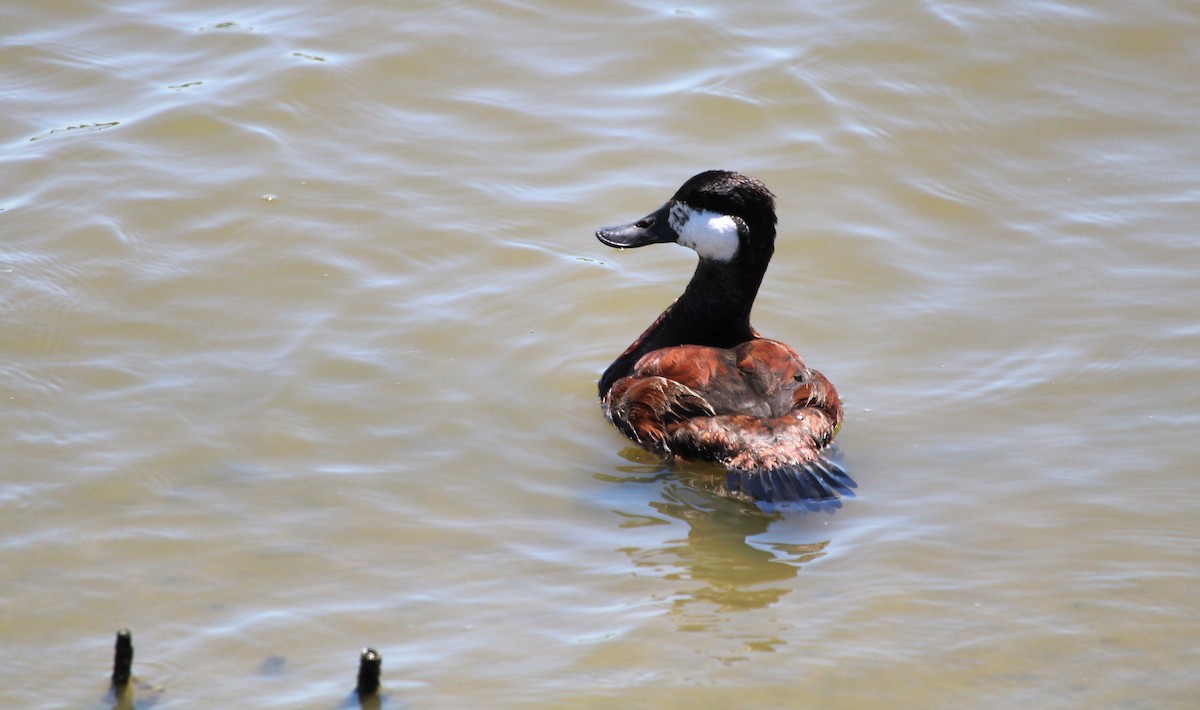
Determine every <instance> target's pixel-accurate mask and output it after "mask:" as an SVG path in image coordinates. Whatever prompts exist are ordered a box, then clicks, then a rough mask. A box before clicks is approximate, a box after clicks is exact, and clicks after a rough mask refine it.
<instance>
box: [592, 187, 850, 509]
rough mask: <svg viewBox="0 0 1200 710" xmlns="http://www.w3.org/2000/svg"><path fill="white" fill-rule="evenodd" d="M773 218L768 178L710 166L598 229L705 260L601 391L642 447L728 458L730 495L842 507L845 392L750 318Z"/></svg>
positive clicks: (617, 243)
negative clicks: (643, 208) (634, 217)
mask: <svg viewBox="0 0 1200 710" xmlns="http://www.w3.org/2000/svg"><path fill="white" fill-rule="evenodd" d="M775 222H776V217H775V199H774V195H772V194H771V191H770V190H768V189H767V188H766V186H765V185H763V184H762V183H761V182H759V181H758V180H755V179H754V178H751V177H748V176H745V175H742V174H739V173H735V172H727V171H721V170H711V171H707V172H703V173H700V174H699V175H696V176H694V177H692V178H691V179H690V180H688V181H687V182H685V183H684V184H683V186H682V187H680V188H679V190H678V191H677V192H676V193H675V195H674V197H672V198H671V199H670V200H668V201H667V202H666V204H664V205H663V206H662V207H660V208H659V209H658V210H657V211H655V212H652V213H650V214H649V215H647V216H645V217H643V218H642V219H640V220H638V221H637V222H633V223H631V224H627V225H623V226H619V227H605V228H603V229H599V230H597V231H596V237H597V238H598V239H599V240H600V241H601V242H603V243H604V244H607V245H608V246H611V247H640V246H644V245H646V244H658V243H664V242H675V243H677V244H682V245H683V246H686V247H689V248H691V249H693V250H695V251H696V253H697V254H698V255H699V256H700V262H699V264H698V265H697V266H696V272H695V274H694V275H693V276H692V280H691V282H690V283H688V286H687V288H686V289H685V290H684V292H683V295H682V296H680V297H679V298H678V299H677V300H676V301H675V302H674V303H673V304H671V305H670V306H668V307H667V309H666V310H665V311H663V313H662V315H660V316H659V317H658V319H657V320H655V321H654V323H653V324H651V325H650V327H649V328H647V329H646V331H645V332H644V333H642V335H641V336H640V337H639V338H638V339H637V340H635V341H634V342H633V344H632V345H630V346H629V348H628V349H626V350H625V352H624V353H622V354H621V356H620V357H618V358H617V359H616V361H615V362H613V364H612V365H610V366H609V368H608V369H607V370H606V371H605V372H604V375H603V376H602V377H601V378H600V397H601V400H602V402H603V406H604V413H605V415H606V416H607V417H608V419H609V421H611V422H612V423H613V424H614V425H616V427H617V429H619V430H620V431H621V432H622V433H624V434H625V435H626V436H628V437H629V438H631V439H633V440H634V441H636V442H637V443H639V444H641V445H642V446H644V447H646V448H648V449H650V450H652V451H656V452H659V453H661V454H664V455H668V456H680V457H683V458H686V459H700V460H707V461H717V462H719V463H721V464H723V465H724V466H725V468H726V471H727V475H726V483H725V489H726V491H725V492H726V493H727V494H729V495H731V496H733V497H736V498H741V499H745V500H759V501H768V502H771V501H787V500H796V501H805V502H809V503H813V502H819V501H825V502H826V504H832V505H837V500H836V499H837V498H838V496H839V495H853V492H852V490H851V489H852V488H853V487H854V486H855V483H854V481H853V479H851V478H850V476H849V475H848V474H847V473H846V472H845V470H844V469H843V468H842V467H841V466H840V465H839V464H838V463H837V462H835V461H834V460H832V459H831V458H830V457H829V456H828V447H829V445H830V443H831V442H832V441H833V437H834V434H836V432H837V430H838V427H839V426H840V425H841V423H842V405H841V401H840V400H839V399H838V395H837V391H836V390H835V389H834V388H833V385H832V384H830V382H829V380H827V379H825V377H824V375H822V374H821V373H819V372H817V371H816V370H812V369H810V368H808V367H807V366H805V364H804V361H803V360H802V359H801V358H800V356H799V355H797V354H796V351H794V350H792V349H791V348H790V347H788V346H787V345H785V344H783V343H781V342H779V341H776V340H769V339H767V338H763V337H762V336H760V335H759V334H758V331H756V330H755V329H754V328H753V327H752V326H751V325H750V309H751V308H752V307H753V305H754V298H755V296H756V295H757V293H758V288H759V285H760V284H761V283H762V279H763V274H765V273H766V270H767V265H768V264H769V263H770V260H771V255H772V253H773V252H774V250H775Z"/></svg>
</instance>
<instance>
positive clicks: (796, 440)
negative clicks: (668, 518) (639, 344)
mask: <svg viewBox="0 0 1200 710" xmlns="http://www.w3.org/2000/svg"><path fill="white" fill-rule="evenodd" d="M604 411H605V414H606V415H607V416H608V418H609V419H610V420H611V421H612V422H613V424H615V425H616V426H617V428H619V429H620V430H621V431H622V432H624V433H625V434H626V435H627V436H629V437H630V438H632V439H634V440H635V441H637V442H639V443H641V444H642V445H644V446H647V447H649V448H652V449H655V450H657V451H660V452H662V453H665V454H674V455H678V456H682V457H684V458H689V459H702V460H709V461H718V462H720V463H723V464H725V466H726V467H727V469H728V470H729V472H730V473H729V480H728V482H727V487H728V489H729V491H730V492H731V493H733V494H735V495H743V496H747V497H751V498H754V499H756V500H764V501H772V500H788V499H793V500H795V499H800V500H803V499H809V500H827V499H833V498H836V497H837V495H838V493H841V494H849V493H850V488H851V487H853V486H854V482H853V481H852V480H851V479H850V478H849V476H847V475H846V474H845V471H843V470H842V469H841V467H840V466H838V465H837V464H836V463H833V462H832V461H831V460H830V459H828V458H827V457H826V456H825V455H824V454H823V450H824V449H825V447H826V446H827V445H828V444H829V442H830V441H831V440H832V438H833V435H834V433H835V432H836V431H837V428H838V426H839V425H840V424H841V421H842V408H841V402H840V400H839V399H838V396H837V392H836V391H835V390H834V388H833V385H831V384H830V383H829V381H828V380H827V379H825V377H824V376H823V375H822V374H821V373H819V372H817V371H816V370H810V369H809V368H807V367H805V365H804V361H803V360H801V359H800V356H799V355H797V354H796V352H795V351H794V350H792V349H791V348H790V347H788V346H787V345H785V344H783V343H780V342H778V341H774V340H768V339H765V338H755V339H752V340H749V341H747V342H745V343H742V344H741V345H738V346H736V347H733V348H712V347H705V346H699V345H680V346H676V347H669V348H662V349H659V350H655V351H653V352H650V353H647V354H646V355H644V356H642V357H641V358H640V359H639V360H638V361H637V363H636V364H635V365H634V367H633V368H632V371H631V372H630V373H629V374H628V375H627V376H625V377H622V378H620V379H618V380H617V381H616V382H614V383H613V386H612V388H611V389H610V390H609V391H608V392H607V394H606V395H605V397H604Z"/></svg>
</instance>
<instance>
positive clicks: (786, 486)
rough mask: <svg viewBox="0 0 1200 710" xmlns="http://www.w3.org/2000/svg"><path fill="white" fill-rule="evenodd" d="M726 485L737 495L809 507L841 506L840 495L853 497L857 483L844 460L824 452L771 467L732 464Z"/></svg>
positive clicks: (813, 508) (765, 501) (767, 501)
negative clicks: (833, 457)
mask: <svg viewBox="0 0 1200 710" xmlns="http://www.w3.org/2000/svg"><path fill="white" fill-rule="evenodd" d="M725 487H726V488H727V489H728V490H729V492H730V493H732V494H734V495H736V496H738V497H743V496H745V497H750V498H753V499H754V500H758V501H762V502H764V503H782V502H786V501H794V502H798V503H802V504H803V505H804V507H806V508H808V509H809V510H819V509H821V508H840V507H841V506H842V503H841V501H839V500H838V498H839V497H851V498H853V497H854V489H855V488H857V487H858V484H857V483H855V482H854V479H853V478H851V477H850V474H848V473H846V469H844V468H842V466H841V464H839V463H837V462H836V461H833V460H832V459H828V458H825V457H824V456H822V457H818V458H816V459H814V460H812V461H806V462H804V463H802V464H793V465H790V466H781V467H778V468H771V469H742V468H730V469H728V472H727V474H726V477H725Z"/></svg>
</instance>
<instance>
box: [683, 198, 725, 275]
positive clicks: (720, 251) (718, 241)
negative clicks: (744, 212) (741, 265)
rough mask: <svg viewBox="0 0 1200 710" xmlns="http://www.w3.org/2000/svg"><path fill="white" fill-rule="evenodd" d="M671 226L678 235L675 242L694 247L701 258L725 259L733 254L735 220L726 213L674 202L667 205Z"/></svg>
mask: <svg viewBox="0 0 1200 710" xmlns="http://www.w3.org/2000/svg"><path fill="white" fill-rule="evenodd" d="M671 228H672V229H674V230H675V233H676V234H678V235H679V243H680V244H682V245H683V246H685V247H688V248H690V249H695V250H696V253H697V254H699V255H700V258H702V259H710V260H712V261H726V262H727V261H732V260H733V257H735V256H737V251H738V227H737V222H735V221H733V218H732V217H730V216H729V215H727V214H717V213H716V212H709V211H708V210H693V209H691V208H690V207H688V206H686V205H684V204H682V203H680V202H676V203H675V205H674V206H672V208H671Z"/></svg>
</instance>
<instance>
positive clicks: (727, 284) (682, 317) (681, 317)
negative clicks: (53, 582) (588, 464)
mask: <svg viewBox="0 0 1200 710" xmlns="http://www.w3.org/2000/svg"><path fill="white" fill-rule="evenodd" d="M769 258H770V255H769V254H768V255H767V259H769ZM766 268H767V263H766V260H763V261H762V262H761V263H760V264H755V263H753V262H750V263H747V261H742V260H739V259H735V260H734V261H733V262H729V263H723V262H715V261H708V260H705V259H701V260H700V263H699V264H698V265H697V266H696V273H695V274H693V275H692V280H691V281H690V282H689V283H688V285H687V288H686V289H685V290H684V292H683V295H682V296H680V297H679V298H678V300H676V301H675V302H674V303H672V304H671V305H670V306H669V307H668V308H667V310H665V311H663V314H662V315H661V316H659V317H658V320H656V321H654V323H653V324H652V325H651V326H650V327H649V328H647V329H646V332H644V333H642V335H641V337H640V338H638V339H637V340H635V341H634V342H633V344H632V345H630V346H629V348H628V349H627V350H626V351H625V352H624V353H622V355H621V357H619V358H617V360H616V361H615V362H614V363H613V364H612V365H610V366H609V368H608V369H607V370H606V371H605V372H604V376H603V377H601V378H600V396H602V397H603V396H604V394H605V393H606V392H608V389H609V388H610V387H612V385H613V383H614V382H616V381H617V380H619V379H620V378H622V377H624V376H625V375H627V374H629V371H630V370H632V369H633V366H634V364H636V363H637V361H638V360H639V359H641V357H642V356H643V355H645V354H646V353H648V352H653V351H654V350H658V349H660V348H669V347H674V346H676V345H705V346H708V347H713V348H732V347H734V346H735V345H738V344H740V343H744V342H746V341H747V340H751V339H752V338H753V337H754V334H753V330H752V329H751V327H750V309H751V308H753V307H754V299H755V297H756V296H757V295H758V287H759V286H760V285H761V284H762V279H763V274H764V273H765V272H766Z"/></svg>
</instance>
